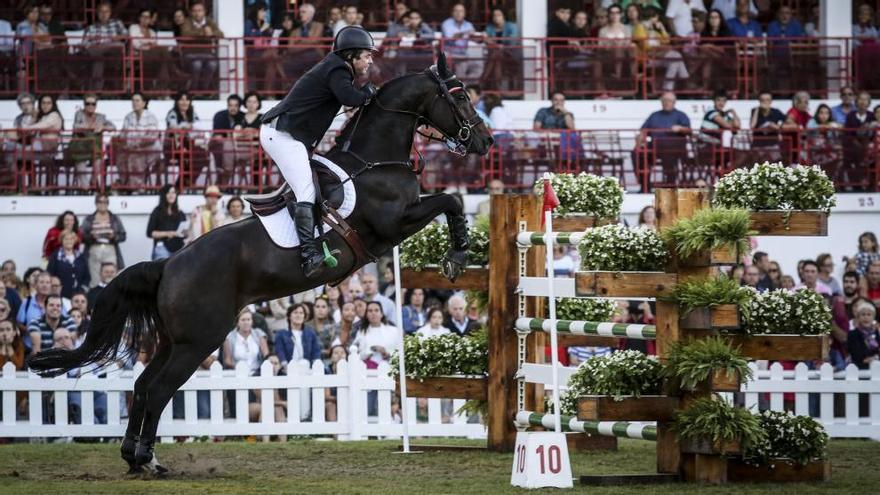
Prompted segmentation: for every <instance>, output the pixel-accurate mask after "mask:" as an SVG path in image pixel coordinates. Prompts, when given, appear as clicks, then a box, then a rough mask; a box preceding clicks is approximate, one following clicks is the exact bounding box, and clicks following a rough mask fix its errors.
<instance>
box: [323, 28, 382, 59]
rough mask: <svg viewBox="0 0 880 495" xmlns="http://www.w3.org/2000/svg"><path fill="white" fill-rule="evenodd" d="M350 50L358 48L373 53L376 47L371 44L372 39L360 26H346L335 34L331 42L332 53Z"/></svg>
mask: <svg viewBox="0 0 880 495" xmlns="http://www.w3.org/2000/svg"><path fill="white" fill-rule="evenodd" d="M350 48H360V49H363V50H370V51H373V52H375V51H376V45H375V44H374V43H373V37H372V36H370V33H369V32H367V30H366V29H364V28H362V27H360V26H346V27H344V28H342V29H341V30H340V31H339V32H338V33H337V34H336V39H335V40H333V51H334V52H337V53H338V52H341V51H342V50H348V49H350Z"/></svg>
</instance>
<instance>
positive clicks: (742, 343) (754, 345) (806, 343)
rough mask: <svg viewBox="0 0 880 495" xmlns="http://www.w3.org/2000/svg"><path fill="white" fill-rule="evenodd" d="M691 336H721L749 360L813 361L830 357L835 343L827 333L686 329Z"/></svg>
mask: <svg viewBox="0 0 880 495" xmlns="http://www.w3.org/2000/svg"><path fill="white" fill-rule="evenodd" d="M683 333H685V334H686V335H688V336H691V337H696V338H704V337H707V336H710V335H720V336H722V337H723V338H724V339H726V340H727V341H728V342H730V344H731V345H732V346H733V347H734V348H737V347H738V348H739V352H740V354H742V355H743V357H746V358H748V359H766V360H769V361H813V360H815V359H826V358H827V357H828V351H829V349H830V346H831V341H830V340H829V339H830V337H829V336H827V335H779V334H768V335H745V334H723V333H719V332H717V331H714V330H683Z"/></svg>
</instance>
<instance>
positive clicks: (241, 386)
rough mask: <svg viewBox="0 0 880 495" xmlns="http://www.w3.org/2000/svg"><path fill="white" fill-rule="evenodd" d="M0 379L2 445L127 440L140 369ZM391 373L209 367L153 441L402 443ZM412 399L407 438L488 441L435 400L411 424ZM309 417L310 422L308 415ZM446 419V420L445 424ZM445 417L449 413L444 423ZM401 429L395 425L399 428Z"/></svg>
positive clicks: (347, 367) (8, 371)
mask: <svg viewBox="0 0 880 495" xmlns="http://www.w3.org/2000/svg"><path fill="white" fill-rule="evenodd" d="M2 371H3V374H2V376H0V393H2V397H3V400H2V422H0V437H121V436H122V435H124V433H125V427H126V424H127V414H125V406H124V404H125V399H124V395H123V394H124V393H125V392H129V391H131V390H132V388H133V385H134V381H135V380H136V379H137V377H138V375H139V374H140V373H141V372H142V371H143V365H141V364H140V363H138V365H137V366H135V368H134V370H118V369H115V368H114V369H108V370H107V373H106V376H102V377H99V376H97V375H95V374H90V373H86V374H83V375H82V376H81V377H80V378H68V377H66V376H59V377H56V378H41V377H39V376H37V375H35V374H33V373H30V372H16V371H15V369H14V367H13V366H12V364H11V363H7V364H6V365H5V366H4V367H3V369H2ZM388 371H389V366H388V364H387V363H383V364H382V365H380V367H379V368H378V369H376V370H368V369H367V368H366V366H365V365H364V363H363V362H362V361H361V360H359V359H358V358H357V355H356V354H354V355H352V356H351V357H350V358H349V360H348V361H347V362H340V363H339V364H338V366H337V373H336V374H330V375H328V374H325V373H324V366H323V364H322V363H321V362H320V361H317V362H315V364H314V366H312V367H309V365H308V363H307V362H306V361H302V362H300V363H291V364H290V365H289V366H288V368H287V373H286V375H279V376H272V367H271V364H270V363H268V362H264V363H263V366H262V368H261V373H260V375H259V376H248V369H247V367H246V366H245V365H244V363H239V366H238V367H237V368H236V369H234V370H224V369H222V367H221V366H220V364H219V363H217V362H215V363H214V364H213V365H212V367H211V369H210V370H200V371H198V372H196V374H195V375H193V377H191V378H190V379H189V381H187V382H186V384H184V386H183V387H181V390H183V399H184V407H183V409H184V418H183V419H173V418H172V416H173V414H172V411H173V406H172V404H170V403H169V405H168V407H166V408H165V411H164V412H163V414H162V417H161V420H160V423H159V430H158V433H159V436H161V437H162V438H163V440H165V441H169V440H170V439H172V438H173V437H199V436H244V435H258V436H259V435H332V436H335V437H337V438H338V439H340V440H361V439H365V438H367V437H384V438H394V437H400V436H401V435H402V432H403V426H402V425H401V424H400V423H399V422H397V421H395V419H394V417H393V416H392V397H393V394H394V388H395V381H394V379H392V378H391V377H389V376H388ZM332 388H335V389H336V409H337V420H336V421H327V420H326V417H325V404H326V400H325V390H326V389H332ZM200 390H207V391H209V393H210V417H209V418H208V419H199V418H198V404H197V402H198V400H197V395H198V391H200ZM275 390H286V391H287V413H288V414H287V421H286V422H276V421H275V415H274V410H275V393H274V392H275ZM226 391H234V392H233V393H234V394H235V409H234V411H231V412H232V417H231V418H224V414H223V403H224V397H223V396H224V394H225V393H226ZM250 391H261V392H260V399H259V401H260V405H261V410H262V411H271V412H270V413H268V414H261V415H260V418H259V421H258V422H251V421H250V418H249V410H248V409H249V406H248V398H249V397H248V396H249V392H250ZM373 391H375V394H376V396H377V399H376V400H377V408H376V414H374V415H370V414H368V412H369V411H368V400H369V399H368V393H370V392H373ZM21 392H24V393H27V395H28V401H27V407H28V414H27V415H26V417H25V418H18V417H17V412H16V402H17V399H16V394H17V393H21ZM72 392H79V394H80V396H81V400H80V403H81V422H80V423H79V424H69V423H70V422H69V418H68V394H70V393H72ZM96 392H104V393H106V394H107V400H106V409H107V410H106V417H107V420H106V424H96V420H95V402H94V397H95V393H96ZM44 393H52V394H53V395H54V401H53V402H54V406H52V407H53V408H54V418H52V421H51V423H50V424H44V422H45V421H44V417H43V416H44V415H43V400H42V399H43V397H42V395H43V394H44ZM416 401H417V399H415V398H411V399H409V400H408V401H407V407H408V410H407V412H408V413H409V414H408V415H407V416H408V418H409V431H410V435H412V436H417V437H465V438H486V430H485V428H484V427H483V425H481V424H479V423H476V422H470V423H469V422H468V418H467V417H465V416H463V415H455V414H454V411H457V410H458V409H459V408H460V407H461V406H463V405H464V403H465V401H464V400H454V401H452V402H453V403H452V407H451V408H449V407H448V403H447V404H446V405H447V407H446V408H445V410H444V409H443V406H444V404H443V402H442V401H441V400H440V399H428V400H427V421H417V418H416V412H417V408H418V404H417V402H416ZM309 411H310V412H311V414H310V415H309ZM444 412H445V413H447V414H446V415H447V417H446V418H445V419H446V422H444V421H443V420H444ZM450 413H452V414H451V415H450ZM398 421H399V420H398Z"/></svg>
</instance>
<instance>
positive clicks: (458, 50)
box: [0, 37, 880, 99]
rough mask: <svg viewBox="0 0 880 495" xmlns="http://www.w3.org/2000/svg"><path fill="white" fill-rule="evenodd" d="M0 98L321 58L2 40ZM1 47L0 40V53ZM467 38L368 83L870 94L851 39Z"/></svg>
mask: <svg viewBox="0 0 880 495" xmlns="http://www.w3.org/2000/svg"><path fill="white" fill-rule="evenodd" d="M4 40H6V41H8V40H12V41H13V45H14V51H12V52H2V51H0V57H3V58H2V60H0V61H2V62H4V63H3V64H2V69H0V96H6V97H13V96H14V95H16V94H17V93H19V92H22V91H30V92H36V93H48V94H54V95H66V96H70V95H79V94H82V93H84V92H98V93H99V94H101V95H102V96H105V97H108V96H109V97H113V96H114V95H115V96H117V97H121V96H122V95H124V94H127V93H129V92H131V91H133V90H139V91H143V92H144V93H146V94H149V95H153V96H160V97H167V96H169V95H170V94H172V93H174V92H176V91H178V90H181V89H188V90H189V91H190V93H192V94H193V95H195V96H197V97H206V98H218V97H220V95H223V94H226V93H241V92H244V91H248V90H252V91H258V92H260V93H261V94H264V95H267V96H280V95H282V94H284V93H285V92H286V91H287V90H288V89H289V88H290V86H291V84H293V83H294V82H296V80H297V79H298V78H299V77H300V76H301V75H302V74H303V73H305V71H307V70H308V69H309V68H310V67H311V66H312V65H313V64H314V63H316V62H317V61H318V60H320V59H321V58H322V57H323V56H324V55H325V54H326V53H327V52H328V51H329V48H330V43H331V40H330V39H326V38H315V39H303V38H284V39H278V38H271V39H270V38H224V39H219V40H210V41H209V40H205V39H204V38H201V39H199V38H187V39H185V38H178V39H174V38H161V39H160V40H159V42H158V44H156V43H155V40H154V44H153V45H152V46H150V47H148V48H145V49H142V48H140V46H139V45H140V44H141V42H142V41H144V40H135V41H134V42H133V40H131V39H129V38H121V39H119V40H115V41H116V43H114V44H113V45H97V46H88V45H85V44H82V43H81V42H80V41H81V40H73V39H67V38H65V37H58V38H48V37H37V38H15V37H12V38H9V37H7V38H5V39H4ZM2 41H3V40H0V44H2ZM616 43H621V44H611V42H610V41H608V40H600V39H594V38H589V39H568V38H565V39H563V38H490V39H485V38H474V39H473V40H471V41H468V42H463V41H462V40H452V39H439V40H418V41H415V42H414V41H412V40H400V39H387V40H383V42H382V44H381V47H380V52H379V53H378V54H377V55H376V57H375V61H376V64H375V65H374V68H373V70H372V72H371V74H370V78H371V79H372V80H373V82H375V83H382V82H384V81H387V80H388V79H390V78H393V77H396V76H398V75H401V74H403V73H406V72H412V71H418V70H422V69H424V68H425V67H426V66H428V65H429V64H430V63H431V62H432V50H433V49H434V48H436V47H439V48H441V49H442V50H444V51H445V52H446V53H447V55H448V58H449V60H450V63H451V65H452V66H453V69H454V70H455V71H456V72H457V75H458V76H459V77H460V78H461V79H462V80H463V81H465V82H467V83H469V84H474V83H479V84H480V85H481V86H482V87H483V89H484V91H487V92H494V93H498V94H501V95H502V96H504V97H505V98H521V97H524V96H525V95H534V96H540V97H547V96H548V93H549V91H550V90H555V89H559V90H562V91H564V92H565V93H566V94H567V95H568V96H570V97H601V96H617V97H630V98H639V99H647V98H654V97H656V96H657V95H658V94H659V93H661V92H662V91H663V90H667V89H671V90H674V91H675V92H676V93H678V94H679V95H682V96H685V97H698V98H705V97H709V96H710V95H711V94H712V92H713V91H714V90H715V89H716V88H719V87H720V88H724V89H726V90H727V91H728V93H729V94H730V95H731V96H732V97H735V98H741V99H745V98H754V97H755V96H756V95H757V93H759V92H760V91H764V90H769V91H772V92H773V93H775V94H779V95H786V96H787V95H789V94H791V93H793V92H794V91H797V90H806V91H808V92H809V93H810V94H811V95H812V96H813V97H818V98H826V97H827V96H828V94H829V93H832V92H835V91H836V90H837V89H839V88H840V87H841V86H843V85H844V84H847V83H850V82H855V83H857V87H859V89H866V90H869V91H872V90H873V91H875V92H877V91H880V64H878V63H876V61H877V60H878V59H880V43H877V42H870V41H869V40H854V39H852V38H797V39H795V38H786V39H781V38H772V39H768V38H736V39H734V38H730V39H721V40H713V41H712V42H711V43H708V42H697V41H696V40H694V39H688V38H681V39H678V38H676V39H673V40H672V41H671V42H669V43H667V44H663V45H659V46H649V45H650V44H649V43H645V42H640V43H638V44H636V43H632V42H630V41H627V40H624V41H622V42H620V41H617V42H616Z"/></svg>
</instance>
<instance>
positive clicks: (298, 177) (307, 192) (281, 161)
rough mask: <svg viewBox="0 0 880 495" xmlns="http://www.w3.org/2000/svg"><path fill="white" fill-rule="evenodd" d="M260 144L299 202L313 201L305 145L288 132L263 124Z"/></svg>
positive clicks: (311, 182) (310, 169) (313, 186)
mask: <svg viewBox="0 0 880 495" xmlns="http://www.w3.org/2000/svg"><path fill="white" fill-rule="evenodd" d="M260 144H261V145H262V146H263V149H264V150H266V153H268V154H269V157H271V158H272V160H273V161H274V162H275V164H276V165H278V170H280V171H281V175H282V176H283V177H284V180H286V181H287V183H288V184H289V185H290V188H291V189H293V193H294V194H296V200H297V201H299V202H306V203H314V202H315V183H314V182H313V181H312V166H311V164H310V163H309V152H308V150H307V149H306V146H305V145H304V144H303V143H301V142H299V141H297V140H296V139H294V138H293V137H292V136H291V135H290V134H288V133H286V132H283V131H278V130H276V129H273V128H272V127H269V126H268V125H263V126H261V127H260Z"/></svg>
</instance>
